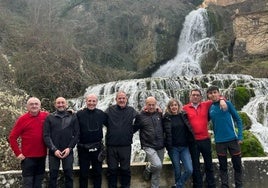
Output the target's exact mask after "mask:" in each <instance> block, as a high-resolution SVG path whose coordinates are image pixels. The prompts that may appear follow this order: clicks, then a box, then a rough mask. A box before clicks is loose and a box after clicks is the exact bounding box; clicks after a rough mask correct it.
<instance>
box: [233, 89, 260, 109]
mask: <svg viewBox="0 0 268 188" xmlns="http://www.w3.org/2000/svg"><path fill="white" fill-rule="evenodd" d="M254 96H255V93H254V91H253V89H248V88H246V87H242V86H241V87H236V88H235V90H234V102H233V103H234V105H235V107H236V109H237V110H241V109H242V107H243V106H244V105H246V104H247V103H248V102H249V100H250V98H251V97H254Z"/></svg>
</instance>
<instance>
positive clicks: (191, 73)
mask: <svg viewBox="0 0 268 188" xmlns="http://www.w3.org/2000/svg"><path fill="white" fill-rule="evenodd" d="M206 14H207V13H206V10H205V9H198V10H194V11H192V12H191V13H190V14H189V15H188V16H187V17H186V20H185V23H184V28H183V30H182V34H181V36H180V40H179V43H178V46H179V50H178V55H177V56H176V57H175V58H174V59H173V60H171V61H169V62H168V63H167V64H166V65H164V66H162V67H160V69H159V70H158V71H156V72H155V73H154V74H153V78H144V79H133V80H123V81H115V82H109V83H105V84H99V85H93V86H90V87H88V88H87V90H86V93H85V95H84V96H86V95H87V94H90V93H94V94H96V95H98V96H99V102H98V106H97V107H98V108H100V109H102V110H105V109H106V108H107V107H108V106H109V105H110V104H114V103H115V100H114V99H115V94H116V92H117V91H119V90H122V91H125V92H126V93H127V94H128V97H129V100H128V103H129V105H130V106H133V107H134V108H135V109H136V110H137V111H139V110H141V108H142V107H143V106H144V101H145V99H146V98H147V97H148V96H155V97H156V99H157V101H158V105H159V106H160V107H161V108H162V109H165V105H166V104H167V102H168V100H169V99H170V98H171V97H173V98H177V99H179V100H180V101H181V102H182V103H183V104H185V103H187V102H188V101H187V100H188V94H189V90H190V89H193V88H200V89H201V90H202V88H207V87H208V86H210V85H218V86H219V87H220V88H221V92H222V93H223V95H224V96H226V97H227V98H231V96H232V95H233V93H234V88H235V87H238V86H243V87H246V88H248V89H251V90H253V91H254V93H255V97H254V98H252V99H251V101H250V102H249V103H248V104H247V105H246V106H245V107H244V108H243V110H242V111H245V112H246V113H247V114H249V115H250V117H251V119H252V122H253V125H252V129H251V130H252V132H253V133H254V134H255V135H256V136H257V137H258V138H259V140H260V141H261V143H262V145H263V146H264V149H265V151H266V152H268V136H267V135H268V134H267V133H268V125H267V124H268V122H267V121H268V113H267V111H268V105H267V104H268V97H267V93H268V79H258V78H253V77H252V76H248V75H229V74H225V75H221V74H215V75H212V74H211V75H210V74H207V75H202V71H201V67H200V61H201V59H202V56H203V55H204V54H206V53H207V52H208V51H209V50H210V49H211V48H214V47H216V44H215V43H214V40H213V39H212V38H208V37H207V36H208V35H207V33H206V29H207V24H208V20H207V15H206ZM184 75H185V76H184ZM203 92H204V91H203ZM204 93H205V92H204ZM83 98H84V97H80V98H77V99H71V100H69V102H70V103H71V104H70V105H71V106H72V107H73V108H74V109H75V110H78V109H80V108H82V107H84V105H85V104H84V100H83ZM260 117H261V118H260ZM144 159H145V153H144V152H143V151H142V150H140V143H139V137H138V134H135V135H134V138H133V147H132V158H131V161H132V162H134V161H144Z"/></svg>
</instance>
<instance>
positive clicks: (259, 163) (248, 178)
mask: <svg viewBox="0 0 268 188" xmlns="http://www.w3.org/2000/svg"><path fill="white" fill-rule="evenodd" d="M213 163H214V167H215V177H216V182H217V187H220V186H219V173H218V171H219V165H218V163H217V159H214V161H213ZM144 167H145V163H135V164H132V167H131V172H132V180H131V187H133V188H146V187H150V182H147V181H144V180H143V179H142V172H143V170H144ZM243 171H244V176H243V180H244V186H243V187H244V188H252V187H254V188H255V187H258V188H266V187H267V185H268V157H264V158H243ZM106 172H107V167H106V166H104V171H103V187H104V188H106V187H107V181H106V177H105V175H106ZM229 174H230V176H229V179H230V185H231V187H234V183H233V170H232V165H231V162H230V160H229ZM74 177H75V178H74V188H78V187H79V186H78V168H75V169H74ZM47 180H48V174H47V173H46V178H45V181H44V185H43V188H46V187H47ZM20 181H21V171H7V172H0V187H7V188H18V187H20ZM89 181H90V182H91V180H89ZM62 182H63V178H62V172H61V175H60V177H59V186H58V188H61V187H63V186H62ZM173 182H174V180H173V171H172V165H171V164H170V163H169V162H167V163H164V166H163V170H162V174H161V184H160V185H161V186H160V187H161V188H169V187H171V186H172V185H173ZM89 187H92V186H89ZM186 187H187V188H190V187H191V180H189V181H188V182H187V186H186Z"/></svg>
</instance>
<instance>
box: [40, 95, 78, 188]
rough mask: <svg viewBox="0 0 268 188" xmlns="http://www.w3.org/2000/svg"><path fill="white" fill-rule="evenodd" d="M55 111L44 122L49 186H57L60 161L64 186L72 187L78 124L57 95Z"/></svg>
mask: <svg viewBox="0 0 268 188" xmlns="http://www.w3.org/2000/svg"><path fill="white" fill-rule="evenodd" d="M55 108H56V111H55V112H53V113H51V114H50V115H49V116H48V117H47V118H46V120H45V123H44V135H43V136H44V141H45V144H46V146H47V147H48V149H49V176H50V177H49V188H56V187H57V178H58V172H59V167H60V162H61V161H62V168H63V170H64V176H65V188H72V187H73V160H74V157H73V148H74V147H75V145H76V143H77V141H78V136H79V124H78V120H77V118H76V115H75V114H72V112H70V111H67V110H66V109H67V101H66V99H65V98H63V97H58V98H57V99H56V101H55Z"/></svg>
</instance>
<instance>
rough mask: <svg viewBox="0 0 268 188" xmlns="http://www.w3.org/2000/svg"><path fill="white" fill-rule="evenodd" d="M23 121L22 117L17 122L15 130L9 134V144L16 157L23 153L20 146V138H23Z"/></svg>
mask: <svg viewBox="0 0 268 188" xmlns="http://www.w3.org/2000/svg"><path fill="white" fill-rule="evenodd" d="M22 119H23V118H22V117H21V118H19V119H18V120H17V121H16V123H15V125H14V127H13V129H12V130H11V132H10V134H9V144H10V146H11V149H12V150H13V152H14V153H15V155H16V156H18V155H20V154H21V153H22V152H21V149H20V147H19V144H18V138H19V137H20V136H21V134H22V130H23V124H22Z"/></svg>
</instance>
